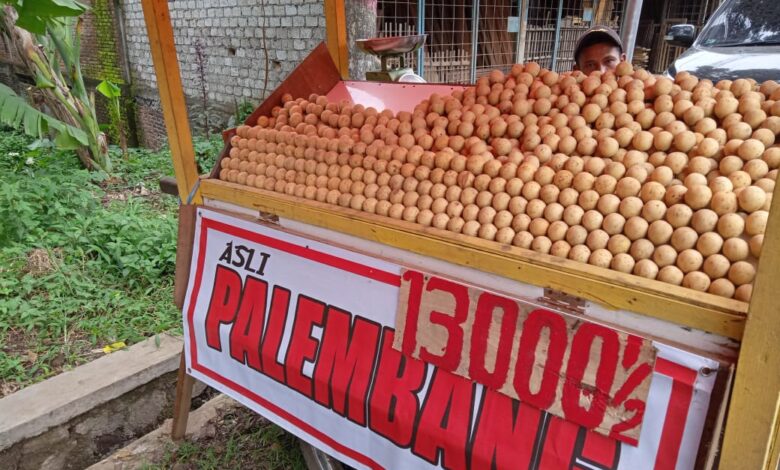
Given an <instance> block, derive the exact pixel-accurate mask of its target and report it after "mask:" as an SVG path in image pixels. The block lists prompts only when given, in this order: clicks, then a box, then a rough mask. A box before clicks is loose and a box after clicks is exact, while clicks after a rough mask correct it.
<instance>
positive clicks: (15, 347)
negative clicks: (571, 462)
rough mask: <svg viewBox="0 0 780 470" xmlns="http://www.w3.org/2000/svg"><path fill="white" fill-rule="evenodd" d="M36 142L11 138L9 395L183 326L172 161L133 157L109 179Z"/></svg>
mask: <svg viewBox="0 0 780 470" xmlns="http://www.w3.org/2000/svg"><path fill="white" fill-rule="evenodd" d="M29 144H30V141H29V140H28V139H27V138H26V137H24V136H21V135H19V134H16V133H14V132H12V131H7V130H0V174H2V175H3V176H2V184H0V220H3V223H2V224H0V396H3V395H4V394H7V393H11V392H13V391H14V390H16V389H18V388H20V387H22V386H24V385H26V384H29V383H32V382H35V381H39V380H42V379H44V378H46V377H49V376H51V375H53V374H56V373H58V372H59V371H60V370H62V369H65V368H69V367H72V366H75V365H77V364H79V363H82V362H84V361H87V360H90V359H92V358H94V357H96V355H100V354H102V352H97V353H95V352H93V351H95V350H98V351H99V348H100V347H102V346H103V345H105V344H107V343H112V342H115V341H125V342H127V343H128V344H130V343H133V342H136V341H140V340H142V339H143V338H145V337H147V336H151V335H154V334H156V333H160V332H163V331H171V330H173V331H177V330H178V329H179V328H180V324H181V320H180V315H179V313H178V312H177V310H176V308H175V306H174V305H173V302H172V298H173V271H174V266H175V258H176V223H177V222H176V204H177V202H176V200H175V199H174V198H170V197H164V196H161V195H160V193H159V192H158V191H157V185H158V180H159V178H160V177H161V176H164V175H171V174H173V170H172V164H171V159H170V154H169V153H168V152H166V151H162V152H150V151H147V150H141V149H130V152H129V155H128V158H127V159H121V158H116V159H115V161H116V162H117V167H116V169H115V173H114V174H113V175H112V176H111V177H109V176H108V175H106V174H103V173H98V172H88V171H86V170H83V169H81V168H80V167H79V166H78V161H77V160H76V159H74V158H72V156H70V155H64V154H63V153H62V152H61V151H58V150H55V149H52V148H49V147H38V148H29V147H28V146H29ZM112 152H115V153H116V154H118V153H119V150H118V149H112ZM208 152H210V150H203V153H204V155H205V154H206V153H208ZM204 158H205V156H204Z"/></svg>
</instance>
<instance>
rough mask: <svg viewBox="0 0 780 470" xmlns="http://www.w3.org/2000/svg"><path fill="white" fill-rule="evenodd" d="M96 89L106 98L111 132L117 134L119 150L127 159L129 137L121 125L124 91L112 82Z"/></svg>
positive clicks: (105, 82) (102, 84)
mask: <svg viewBox="0 0 780 470" xmlns="http://www.w3.org/2000/svg"><path fill="white" fill-rule="evenodd" d="M95 89H96V90H97V91H98V92H99V93H100V94H101V95H103V96H104V97H105V98H106V103H107V104H108V114H109V115H110V116H111V124H110V125H109V128H110V131H111V132H114V133H116V136H117V137H118V138H119V148H121V149H122V156H123V157H124V158H125V159H127V157H128V154H127V136H125V129H124V127H122V125H121V124H120V122H121V121H122V103H121V101H120V100H121V98H122V89H121V88H119V85H117V84H116V83H114V82H112V81H111V80H103V81H102V82H100V83H99V84H98V86H97V87H96V88H95ZM104 128H105V127H104Z"/></svg>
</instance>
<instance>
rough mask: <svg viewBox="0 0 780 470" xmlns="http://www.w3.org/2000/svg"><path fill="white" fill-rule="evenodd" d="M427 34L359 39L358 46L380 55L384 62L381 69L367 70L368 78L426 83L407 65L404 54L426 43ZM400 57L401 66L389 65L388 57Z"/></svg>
mask: <svg viewBox="0 0 780 470" xmlns="http://www.w3.org/2000/svg"><path fill="white" fill-rule="evenodd" d="M427 36H428V35H427V34H413V35H409V36H390V37H383V38H371V39H358V40H357V41H356V43H357V45H358V47H359V48H360V49H361V50H362V51H363V52H365V53H367V54H371V55H374V56H377V57H379V60H380V61H381V63H382V68H381V70H369V71H367V72H366V80H368V81H372V82H413V83H415V82H416V83H424V82H425V80H424V79H423V78H422V77H420V76H419V75H417V74H415V73H414V70H412V69H411V68H410V67H406V64H405V61H404V54H407V53H410V52H414V51H416V50H418V49H419V48H420V47H422V45H423V44H425V38H426V37H427ZM394 57H398V59H399V62H400V64H399V67H397V68H391V67H389V66H388V64H387V61H388V59H392V58H394Z"/></svg>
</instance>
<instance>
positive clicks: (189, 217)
mask: <svg viewBox="0 0 780 470" xmlns="http://www.w3.org/2000/svg"><path fill="white" fill-rule="evenodd" d="M141 5H142V7H143V12H144V20H145V22H146V33H147V36H148V37H149V47H150V49H151V52H152V62H153V63H154V71H155V75H156V76H157V88H158V90H159V93H160V104H161V106H162V110H163V117H164V118H165V128H166V130H167V131H168V145H169V146H170V148H171V158H172V159H173V169H174V172H175V173H176V182H177V186H178V192H179V199H181V201H182V203H183V204H189V203H193V204H201V203H202V199H201V196H200V192H199V191H198V190H197V188H196V187H195V185H196V183H197V182H198V169H197V165H196V164H195V149H194V148H193V145H192V133H191V131H190V123H189V121H188V119H187V105H186V103H185V100H184V90H183V89H182V85H181V75H180V72H179V60H178V58H177V57H176V45H175V44H174V41H173V26H172V25H171V15H170V12H169V11H168V1H167V0H142V1H141ZM185 209H186V210H185ZM194 213H195V212H194V207H193V206H188V205H185V206H183V207H182V210H180V221H179V222H180V223H179V247H178V248H179V249H181V244H182V241H183V240H184V239H188V240H189V241H190V242H189V245H190V247H191V244H192V242H191V240H192V228H193V226H194V225H193V222H194ZM185 216H186V217H185ZM183 222H184V223H183ZM187 230H189V233H185V232H187ZM182 254H183V253H178V256H177V263H176V264H177V286H176V287H177V293H176V294H177V295H176V299H175V300H176V302H177V305H178V306H179V307H181V305H180V304H181V301H182V300H183V293H184V291H183V289H186V276H187V275H188V274H189V270H188V269H182V267H183V266H185V265H186V266H187V267H188V266H189V261H190V260H189V259H186V260H185V259H181V258H180V256H181V255H182ZM182 279H184V281H182ZM194 383H195V380H194V379H193V378H192V377H191V376H190V375H189V374H187V364H186V361H185V357H184V351H183V350H182V355H181V362H180V364H179V373H178V377H177V380H176V398H175V401H174V405H173V423H172V425H171V438H172V439H173V440H174V441H176V440H180V439H182V438H183V437H184V434H185V432H186V430H187V418H188V417H189V413H190V402H191V400H192V387H193V385H194Z"/></svg>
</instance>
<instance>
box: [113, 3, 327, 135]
mask: <svg viewBox="0 0 780 470" xmlns="http://www.w3.org/2000/svg"><path fill="white" fill-rule="evenodd" d="M263 4H264V5H265V6H264V7H263ZM121 6H122V8H123V10H124V17H125V31H126V44H127V53H128V57H129V65H130V73H131V77H132V83H133V90H134V93H135V95H136V100H137V101H136V112H137V114H138V118H139V119H138V125H139V133H140V134H141V135H142V141H141V142H142V143H143V144H145V145H149V146H157V145H159V144H160V143H162V142H164V140H165V126H164V125H163V123H162V113H161V110H160V107H159V96H158V94H157V84H156V79H155V75H154V67H153V65H152V58H151V54H150V51H149V42H148V40H147V37H146V27H145V23H144V19H143V11H142V9H141V2H140V0H121ZM169 8H170V11H171V22H172V24H173V29H174V38H175V41H176V50H177V54H178V58H179V65H180V68H181V76H182V82H183V85H184V92H185V95H186V97H187V102H188V106H189V114H190V117H191V120H192V124H193V132H194V133H198V132H203V131H204V124H205V122H204V121H205V119H203V117H204V114H205V113H208V117H209V125H210V126H211V127H212V128H214V129H224V128H225V127H226V126H227V125H228V120H229V118H230V117H231V116H232V115H233V114H234V110H235V107H236V105H237V104H240V103H241V102H242V101H244V100H248V101H251V102H252V103H254V104H257V103H258V102H259V101H260V100H261V98H262V97H263V84H264V82H265V80H266V55H265V51H266V50H267V51H268V70H267V80H268V84H267V89H266V90H265V94H266V95H267V94H270V93H271V92H272V91H273V90H274V88H276V86H277V85H278V84H279V83H281V81H282V80H283V79H284V78H285V77H286V76H287V75H288V74H289V73H290V72H291V71H292V69H293V68H295V66H296V65H297V64H298V63H299V62H300V61H301V60H303V58H304V57H306V55H307V54H308V53H309V51H311V50H312V49H313V48H314V47H315V46H316V45H317V44H319V42H320V41H322V40H323V39H324V37H325V16H324V13H323V2H322V0H265V1H264V2H263V0H174V1H171V2H169ZM263 29H264V30H265V47H263ZM199 57H200V59H199ZM203 87H205V90H206V93H205V95H206V99H205V101H206V105H205V106H204V99H203Z"/></svg>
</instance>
